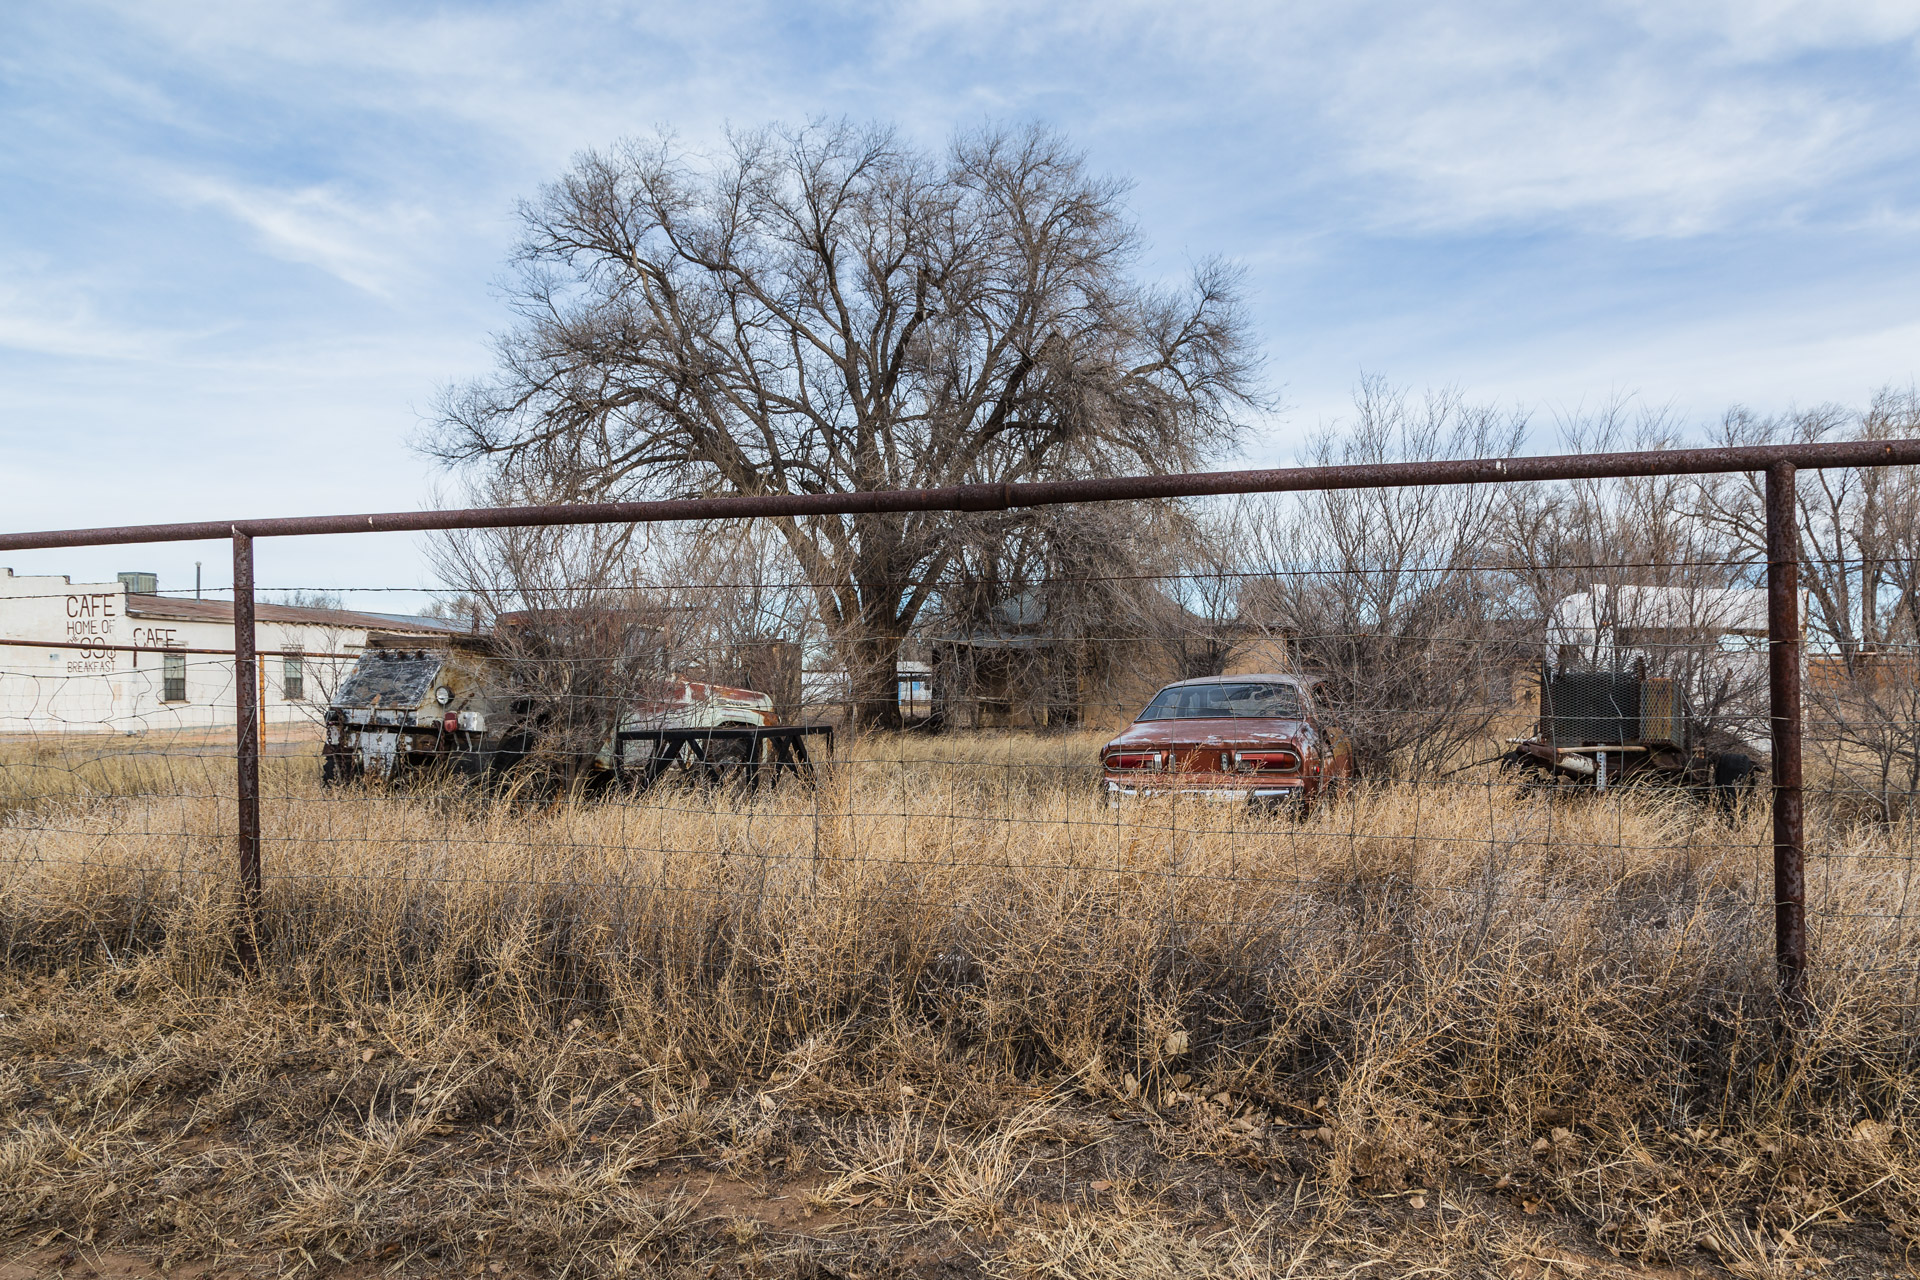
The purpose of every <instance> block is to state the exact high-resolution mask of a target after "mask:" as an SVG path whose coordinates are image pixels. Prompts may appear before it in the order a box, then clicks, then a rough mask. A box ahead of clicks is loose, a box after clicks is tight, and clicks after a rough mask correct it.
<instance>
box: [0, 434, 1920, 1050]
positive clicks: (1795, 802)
mask: <svg viewBox="0 0 1920 1280" xmlns="http://www.w3.org/2000/svg"><path fill="white" fill-rule="evenodd" d="M1913 465H1920V441H1915V440H1898V441H1861V442H1842V443H1824V444H1799V445H1770V446H1763V447H1751V448H1723V449H1679V450H1669V451H1659V452H1638V453H1610V454H1592V455H1583V456H1569V457H1523V458H1504V459H1473V460H1459V461H1443V462H1426V463H1389V464H1379V465H1371V466H1337V467H1304V468H1290V469H1279V470H1260V471H1231V472H1220V473H1212V474H1200V475H1170V476H1129V477H1113V478H1099V479H1087V480H1076V481H1056V482H1041V483H1019V484H980V485H963V486H956V487H950V488H943V489H929V490H898V491H881V492H871V493H830V494H798V495H796V494H752V495H723V496H714V497H707V498H692V499H684V500H671V501H657V502H623V503H601V504H578V505H564V506H543V507H524V508H480V509H471V510H449V511H420V512H397V513H385V514H369V515H341V516H311V517H295V518H272V519H247V520H235V521H201V522H190V523H181V524H162V525H140V526H125V527H115V528H97V529H76V530H63V531H50V532H38V533H14V534H0V551H7V550H28V549H50V548H62V547H78V546H96V545H108V544H132V543H149V542H163V541H186V540H199V539H214V538H220V539H226V540H228V541H229V542H230V544H231V548H232V555H233V575H234V576H233V581H234V589H233V611H232V616H233V635H234V639H233V645H232V648H231V650H230V651H229V650H224V649H219V648H204V647H203V648H194V649H185V648H181V649H164V648H160V649H156V648H155V647H151V646H140V645H118V644H104V643H101V644H95V643H91V642H87V641H78V642H47V643H45V644H44V645H43V642H40V641H33V640H19V639H9V640H6V641H0V643H4V644H6V645H9V646H15V647H20V648H36V647H47V648H63V649H82V650H96V651H98V652H99V653H102V654H104V653H108V652H134V653H136V654H140V653H149V652H155V651H160V652H170V653H178V654H186V653H192V654H196V655H225V654H227V653H229V652H230V653H231V656H232V658H233V662H234V666H233V682H232V683H233V702H234V710H235V718H236V731H235V761H236V786H237V791H236V795H237V803H238V810H237V813H238V818H237V824H238V825H237V831H236V843H237V858H238V882H239V887H240V893H241V897H242V903H243V907H244V910H243V912H242V919H243V929H242V935H243V936H242V937H241V939H240V943H239V945H240V949H241V953H242V955H243V956H244V957H246V958H247V959H248V960H249V961H251V960H252V959H253V958H254V954H255V952H254V948H255V928H254V925H255V924H256V922H257V913H258V910H259V904H260V901H261V896H262V892H263V890H262V861H261V817H260V758H261V732H260V729H261V703H260V698H261V689H262V679H263V677H262V673H261V667H260V665H259V664H260V661H261V658H262V655H261V654H259V653H257V652H256V634H257V624H256V608H255V586H254V540H255V539H256V538H262V537H289V536H305V535H314V534H344V533H354V532H397V531H432V530H440V531H450V530H477V529H502V528H518V527H540V526H569V525H595V524H636V523H651V522H675V521H678V522H684V521H718V520H746V519H753V518H764V517H806V516H836V515H860V514H871V513H904V512H937V511H956V512H981V511H1000V510H1010V509H1016V508H1026V507H1040V506H1051V505H1062V504H1081V503H1121V502H1130V501H1141V500H1164V499H1185V498H1200V497H1221V496H1232V495H1255V494H1279V493H1313V492H1322V491H1335V490H1359V489H1387V488H1397V487H1405V486H1435V485H1513V484H1523V483H1538V482H1547V481H1585V480H1601V479H1625V478H1634V477H1659V476H1705V475H1712V474H1716V473H1740V472H1744V473H1759V474H1760V475H1762V476H1763V477H1764V480H1763V485H1764V490H1763V495H1764V500H1763V503H1762V509H1763V511H1764V516H1765V529H1764V540H1763V541H1764V563H1765V592H1766V644H1767V653H1768V661H1767V689H1768V717H1769V729H1768V737H1769V739H1770V745H1771V751H1770V754H1771V757H1772V780H1771V786H1772V793H1771V794H1772V800H1771V811H1772V846H1773V848H1772V851H1773V870H1772V877H1773V880H1772V883H1773V893H1772V896H1773V914H1774V963H1775V967H1776V972H1777V982H1778V990H1779V995H1780V1000H1781V1007H1782V1009H1783V1010H1785V1011H1786V1012H1787V1014H1788V1015H1789V1017H1790V1019H1798V1018H1800V1017H1803V1016H1804V1001H1803V977H1804V974H1805V972H1806V968H1807V945H1808V944H1807V927H1806V805H1805V798H1804V790H1805V779H1804V771H1803V762H1802V754H1803V732H1804V725H1803V720H1804V717H1803V709H1802V702H1803V690H1802V687H1801V685H1802V672H1803V670H1804V669H1805V663H1806V654H1805V652H1804V649H1803V639H1802V636H1803V627H1804V620H1803V619H1802V618H1801V616H1800V611H1801V600H1802V595H1803V590H1802V586H1801V584H1800V581H1799V568H1800V563H1801V548H1800V545H1799V525H1798V523H1797V520H1796V509H1795V493H1796V474H1797V472H1798V471H1799V470H1801V469H1826V468H1879V467H1889V466H1913ZM278 656H282V657H293V656H299V657H303V658H312V659H340V658H342V657H343V656H344V655H341V654H337V653H326V652H318V651H307V650H304V649H303V650H301V651H300V652H299V653H298V654H297V655H296V654H295V653H294V652H293V651H291V650H288V651H284V652H282V653H280V654H279V655H278ZM629 736H631V735H629ZM640 736H643V737H644V736H645V735H644V734H643V735H640ZM656 736H657V735H656ZM736 736H738V735H736ZM776 736H777V735H776ZM753 740H754V743H755V745H756V749H757V745H758V738H757V737H756V738H754V739H753ZM662 741H664V738H663V739H662ZM677 741H678V739H676V742H677ZM781 741H782V742H783V743H784V742H785V739H784V738H782V739H781ZM621 749H624V744H622V743H621V742H619V741H618V740H616V750H621ZM782 749H783V750H789V749H790V748H787V747H782ZM1634 749H1635V748H1633V747H1630V746H1623V747H1622V748H1621V751H1623V752H1624V751H1630V750H1634ZM829 750H830V748H829ZM802 756H804V751H797V752H796V753H795V755H794V759H795V760H798V759H799V758H800V757H802ZM1585 759H1587V757H1577V758H1576V759H1575V761H1574V764H1575V765H1579V762H1580V760H1585ZM614 764H615V770H616V773H617V772H618V771H619V764H620V759H619V758H616V760H615V761H614ZM1568 767H1570V768H1571V767H1573V766H1568ZM1582 767H1586V768H1588V769H1589V771H1590V772H1591V771H1592V765H1591V763H1589V764H1588V765H1586V766H1582ZM1610 767H1612V766H1610V765H1609V763H1608V760H1607V757H1606V755H1605V754H1604V753H1602V754H1600V755H1599V757H1598V770H1597V781H1598V782H1599V783H1600V784H1601V785H1604V784H1605V782H1606V780H1607V778H1608V777H1609V769H1610ZM657 772H658V770H657V769H653V770H643V771H642V773H643V774H646V775H647V776H652V774H654V773H657Z"/></svg>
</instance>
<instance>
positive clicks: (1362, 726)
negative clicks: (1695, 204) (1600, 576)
mask: <svg viewBox="0 0 1920 1280" xmlns="http://www.w3.org/2000/svg"><path fill="white" fill-rule="evenodd" d="M1355 410H1356V416H1355V418H1354V420H1353V422H1352V423H1351V424H1349V425H1346V426H1345V427H1344V428H1336V429H1335V430H1330V431H1328V432H1326V433H1324V434H1323V435H1322V436H1321V437H1320V438H1319V439H1318V440H1316V441H1315V442H1314V443H1313V444H1312V446H1311V447H1310V449H1309V450H1308V455H1307V460H1308V461H1309V462H1311V463H1313V464H1315V465H1331V464H1352V463H1378V462H1392V461H1430V460H1433V459H1438V458H1458V457H1501V456H1505V455H1508V454H1511V453H1514V452H1517V451H1518V448H1519V445H1520V443H1521V441H1522V439H1523V438H1524V435H1525V431H1526V420H1525V418H1524V417H1523V416H1521V415H1518V414H1502V413H1501V412H1499V411H1498V410H1496V409H1493V408H1491V407H1486V406H1475V405H1469V404H1467V403H1465V402H1464V401H1463V400H1462V398H1461V397H1460V396H1459V395H1458V394H1457V393H1456V392H1453V391H1438V392H1432V393H1429V394H1428V395H1427V396H1426V397H1425V398H1424V399H1422V400H1418V401H1416V400H1414V399H1412V398H1411V397H1409V396H1408V395H1407V393H1406V392H1404V391H1401V390H1397V389H1395V388H1393V387H1391V386H1389V385H1388V384H1386V383H1385V382H1384V381H1382V380H1380V379H1378V378H1367V379H1365V380H1363V381H1362V383H1361V384H1360V387H1359V390H1358V392H1357V394H1356V397H1355ZM1502 498H1503V490H1502V488H1501V487H1500V486H1485V485H1459V486H1443V485H1435V486H1428V487H1417V486H1414V487H1407V488H1402V489H1349V490H1325V491H1320V492H1315V493H1310V494H1304V495H1302V496H1301V497H1300V498H1299V499H1298V500H1297V501H1291V502H1286V503H1284V504H1283V503H1279V502H1276V503H1274V504H1273V505H1272V509H1271V515H1270V518H1268V519H1266V520H1263V521H1256V522H1255V523H1254V525H1253V529H1254V530H1255V531H1256V532H1257V533H1258V534H1259V535H1260V538H1261V541H1260V543H1259V547H1258V551H1257V562H1258V564H1259V567H1260V569H1261V570H1262V572H1261V573H1260V574H1259V576H1257V577H1256V578H1253V579H1250V580H1249V581H1248V585H1247V588H1246V593H1245V595H1244V597H1243V602H1242V608H1243V609H1244V610H1246V611H1247V612H1248V613H1249V614H1255V613H1257V614H1259V615H1260V616H1264V617H1269V618H1272V619H1275V620H1276V621H1277V622H1278V623H1279V624H1281V625H1283V626H1284V627H1285V628H1286V629H1287V630H1288V631H1290V632H1291V633H1292V635H1293V637H1294V644H1295V646H1296V649H1297V652H1298V654H1299V657H1300V662H1301V665H1302V666H1303V667H1304V668H1305V669H1306V670H1307V671H1309V672H1311V673H1315V674H1318V675H1319V676H1320V677H1321V685H1320V696H1321V697H1322V699H1323V700H1324V701H1326V702H1327V703H1328V704H1330V706H1331V707H1332V708H1334V709H1335V710H1336V712H1337V714H1338V716H1339V718H1340V719H1341V720H1342V721H1343V722H1344V723H1345V724H1346V726H1347V729H1348V731H1349V732H1350V733H1351V734H1352V737H1353V740H1354V748H1355V754H1356V757H1357V758H1358V760H1359V761H1360V762H1361V765H1362V767H1363V768H1365V769H1368V770H1371V771H1380V770H1383V769H1390V768H1404V769H1408V770H1412V771H1415V772H1418V771H1423V770H1428V769H1431V768H1433V767H1434V766H1436V765H1438V764H1440V763H1442V762H1444V761H1446V760H1447V759H1449V758H1450V757H1452V755H1453V754H1454V753H1455V752H1456V751H1457V749H1458V748H1460V747H1461V746H1462V745H1464V744H1466V743H1468V742H1470V741H1472V740H1473V739H1475V738H1477V737H1479V736H1480V735H1482V734H1483V733H1484V732H1485V731H1486V728H1487V726H1488V725H1489V724H1490V723H1491V722H1492V720H1493V718H1494V716H1495V715H1496V714H1497V712H1498V707H1497V705H1495V704H1494V702H1493V701H1492V700H1490V699H1489V698H1488V697H1487V689H1486V688H1485V686H1484V684H1483V682H1482V680H1481V676H1482V675H1483V673H1485V672H1487V671H1488V670H1490V669H1498V668H1500V667H1501V666H1502V664H1503V663H1505V662H1507V661H1509V660H1510V657H1511V654H1510V653H1509V652H1508V650H1511V649H1513V648H1514V646H1515V641H1516V636H1515V634H1514V633H1513V632H1512V631H1511V630H1510V629H1509V628H1506V627H1504V626H1503V625H1502V624H1503V623H1504V622H1505V621H1506V608H1507V599H1506V595H1505V593H1504V592H1503V591H1501V590H1499V589H1497V587H1498V584H1497V582H1495V580H1494V578H1493V575H1492V574H1490V573H1489V572H1487V570H1486V569H1485V567H1484V566H1485V565H1486V563H1487V555H1488V551H1489V548H1490V547H1492V546H1494V545H1496V543H1497V542H1498V541H1499V539H1497V538H1496V532H1497V530H1496V524H1497V522H1498V520H1499V518H1500V513H1501V511H1502Z"/></svg>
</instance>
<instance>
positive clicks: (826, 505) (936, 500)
mask: <svg viewBox="0 0 1920 1280" xmlns="http://www.w3.org/2000/svg"><path fill="white" fill-rule="evenodd" d="M1776 463H1785V464H1788V465H1791V466H1796V467H1808V468H1821V467H1878V466H1893V465H1916V464H1920V440H1884V441H1882V440H1854V441H1833V442H1826V443H1819V444H1780V445H1751V446H1745V447H1741V448H1733V449H1726V448H1722V449H1661V450H1653V451H1645V452H1638V453H1596V454H1575V455H1561V456H1556V457H1541V458H1471V459H1459V460H1451V461H1444V462H1386V463H1373V464H1368V465H1362V466H1338V467H1285V468H1279V469H1274V470H1262V471H1216V472H1204V473H1198V474H1183V475H1167V476H1115V477H1112V478H1109V479H1096V480H1054V481H1039V482H1034V483H1026V484H973V485H955V486H950V487H947V488H941V489H886V490H879V491H875V492H859V493H822V494H787V493H770V494H741V495H733V496H723V497H714V498H690V499H674V500H661V501H655V502H605V503H573V504H565V505H559V506H531V507H477V508H469V509H466V510H456V511H391V512H384V513H373V514H368V515H337V516H287V517H278V518H269V519H258V520H238V521H231V520H202V521H194V522H190V523H185V524H149V525H116V526H108V527H103V528H98V529H61V530H48V531H44V532H38V533H9V534H0V551H25V550H39V549H44V548H50V547H78V546H104V545H111V544H120V543H131V542H191V541H195V540H200V539H208V538H225V537H228V536H230V535H231V534H233V533H234V532H236V531H244V532H246V533H248V534H250V535H252V536H254V537H262V538H263V537H290V536H298V535H308V534H330V533H415V532H420V531H423V530H429V529H498V528H530V527H534V526H540V525H572V524H647V523H655V522H667V521H677V520H720V519H748V518H754V517H765V516H830V515H863V514H871V513H879V512H908V511H1003V510H1006V509H1008V508H1011V507H1038V506H1057V505H1061V504H1065V503H1075V502H1115V501H1137V500H1140V499H1149V498H1197V497H1209V496H1220V495H1227V494H1242V493H1288V492H1297V491H1302V490H1317V489H1383V488H1394V487H1398V486H1404V485H1437V484H1449V485H1451V484H1504V483H1512V482H1517V481H1537V480H1600V479H1609V478H1618V477H1623V476H1667V475H1705V474H1709V473H1714V472H1726V471H1763V470H1766V469H1767V468H1769V467H1771V466H1773V465H1775V464H1776Z"/></svg>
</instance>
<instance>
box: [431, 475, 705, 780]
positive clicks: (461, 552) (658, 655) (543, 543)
mask: <svg viewBox="0 0 1920 1280" xmlns="http://www.w3.org/2000/svg"><path fill="white" fill-rule="evenodd" d="M486 496H487V497H488V498H489V499H491V500H493V501H494V502H495V503H497V504H501V505H507V504H510V503H512V501H513V500H514V499H515V498H522V499H524V498H525V497H526V495H524V494H522V493H518V492H515V491H512V490H509V489H505V488H503V487H502V486H499V485H495V486H493V487H491V488H489V489H488V490H486ZM429 554H430V556H431V557H432V559H433V561H434V564H435V568H436V570H437V571H438V573H439V575H440V577H441V579H442V580H443V581H445V582H448V583H451V584H453V585H454V586H455V587H456V588H458V589H459V590H460V592H461V597H462V602H463V603H464V605H465V606H466V608H468V609H470V610H472V611H473V621H474V626H475V629H476V630H478V631H482V632H484V633H485V634H486V636H487V643H488V645H489V648H490V649H491V652H492V657H493V659H494V661H492V662H491V663H489V664H488V671H489V673H490V674H489V678H490V679H491V680H492V681H493V682H494V687H493V688H492V689H491V690H490V697H491V700H492V701H493V702H494V704H495V705H496V706H497V707H499V708H500V714H501V715H502V716H503V718H505V719H506V721H507V724H506V726H505V727H506V729H507V733H506V735H505V738H504V740H503V742H502V750H503V751H504V752H505V753H506V755H507V758H509V759H512V758H523V759H525V760H526V761H527V762H529V763H530V764H531V765H533V766H534V768H535V770H536V772H537V774H538V775H544V776H545V777H547V778H550V779H552V780H554V781H557V782H559V783H561V784H562V785H565V784H568V783H571V782H572V781H574V780H577V779H579V778H581V777H583V776H585V775H586V773H587V771H588V770H589V768H590V767H591V765H592V763H593V761H594V760H595V758H596V757H597V756H598V755H599V754H600V752H601V751H602V750H604V749H605V747H606V746H607V744H608V742H609V741H610V740H611V739H612V735H613V733H614V731H615V730H616V729H617V728H618V727H619V725H620V723H621V722H622V720H623V719H625V718H626V717H627V716H628V715H629V714H631V713H632V712H633V710H634V709H635V707H637V706H639V705H642V704H644V703H646V702H648V701H650V700H656V699H658V698H659V697H660V696H661V695H662V694H663V692H665V691H666V690H667V689H668V687H669V684H670V682H671V681H672V680H673V678H674V676H675V673H676V669H677V668H678V667H680V666H681V665H683V664H684V660H685V659H684V655H682V654H681V653H679V652H678V650H677V648H676V645H677V636H676V632H675V626H674V624H675V622H676V618H675V617H674V614H673V611H672V610H671V608H669V607H668V606H667V605H666V603H665V602H663V601H662V600H661V599H660V598H659V597H658V596H657V594H656V593H654V592H652V591H649V590H648V588H647V584H646V583H645V582H644V580H643V577H642V572H641V567H640V561H639V558H638V550H637V548H636V547H635V545H634V543H633V540H632V538H631V536H630V531H629V530H627V529H624V528H608V527H604V526H595V525H587V526H571V527H568V526H562V527H547V528H509V529H479V530H462V531H456V532H453V533H448V534H443V535H440V536H439V537H437V538H436V539H435V540H434V541H433V542H432V543H431V544H430V552H429ZM503 763H504V761H503Z"/></svg>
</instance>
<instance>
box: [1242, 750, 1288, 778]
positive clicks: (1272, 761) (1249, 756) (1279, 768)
mask: <svg viewBox="0 0 1920 1280" xmlns="http://www.w3.org/2000/svg"><path fill="white" fill-rule="evenodd" d="M1233 767H1234V768H1236V769H1238V770H1239V771H1240V772H1241V773H1292V772H1293V771H1294V770H1295V769H1298V768H1299V767H1300V753H1299V752H1297V751H1236V752H1234V753H1233Z"/></svg>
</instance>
